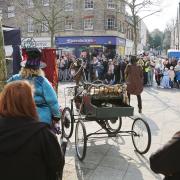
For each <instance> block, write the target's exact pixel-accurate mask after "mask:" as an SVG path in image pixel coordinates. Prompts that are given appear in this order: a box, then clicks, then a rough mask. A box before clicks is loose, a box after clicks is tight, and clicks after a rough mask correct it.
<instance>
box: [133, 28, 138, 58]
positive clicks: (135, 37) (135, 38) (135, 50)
mask: <svg viewBox="0 0 180 180" xmlns="http://www.w3.org/2000/svg"><path fill="white" fill-rule="evenodd" d="M137 45H138V43H137V29H136V26H135V27H134V53H135V55H137Z"/></svg>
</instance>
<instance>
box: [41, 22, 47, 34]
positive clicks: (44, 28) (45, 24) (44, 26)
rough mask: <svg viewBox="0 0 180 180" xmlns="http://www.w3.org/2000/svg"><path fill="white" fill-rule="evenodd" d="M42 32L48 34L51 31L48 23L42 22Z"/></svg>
mask: <svg viewBox="0 0 180 180" xmlns="http://www.w3.org/2000/svg"><path fill="white" fill-rule="evenodd" d="M41 31H42V32H48V31H49V26H48V22H47V21H42V24H41Z"/></svg>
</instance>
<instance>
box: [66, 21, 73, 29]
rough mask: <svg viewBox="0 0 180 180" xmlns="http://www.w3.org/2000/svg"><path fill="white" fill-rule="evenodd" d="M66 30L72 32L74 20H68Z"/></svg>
mask: <svg viewBox="0 0 180 180" xmlns="http://www.w3.org/2000/svg"><path fill="white" fill-rule="evenodd" d="M65 30H72V20H70V19H66V22H65Z"/></svg>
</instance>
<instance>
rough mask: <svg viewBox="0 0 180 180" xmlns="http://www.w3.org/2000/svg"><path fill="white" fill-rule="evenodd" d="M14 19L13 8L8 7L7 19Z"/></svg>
mask: <svg viewBox="0 0 180 180" xmlns="http://www.w3.org/2000/svg"><path fill="white" fill-rule="evenodd" d="M12 17H15V7H14V6H9V7H8V18H12Z"/></svg>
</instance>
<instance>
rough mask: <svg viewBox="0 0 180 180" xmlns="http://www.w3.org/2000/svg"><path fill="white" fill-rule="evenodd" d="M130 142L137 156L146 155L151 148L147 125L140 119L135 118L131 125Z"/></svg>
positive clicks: (149, 132)
mask: <svg viewBox="0 0 180 180" xmlns="http://www.w3.org/2000/svg"><path fill="white" fill-rule="evenodd" d="M132 142H133V145H134V147H135V149H136V151H137V152H138V153H139V154H145V153H147V152H148V150H149V148H150V146H151V131H150V128H149V125H148V123H147V122H146V121H144V120H143V119H141V118H136V119H135V120H134V122H133V124H132Z"/></svg>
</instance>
